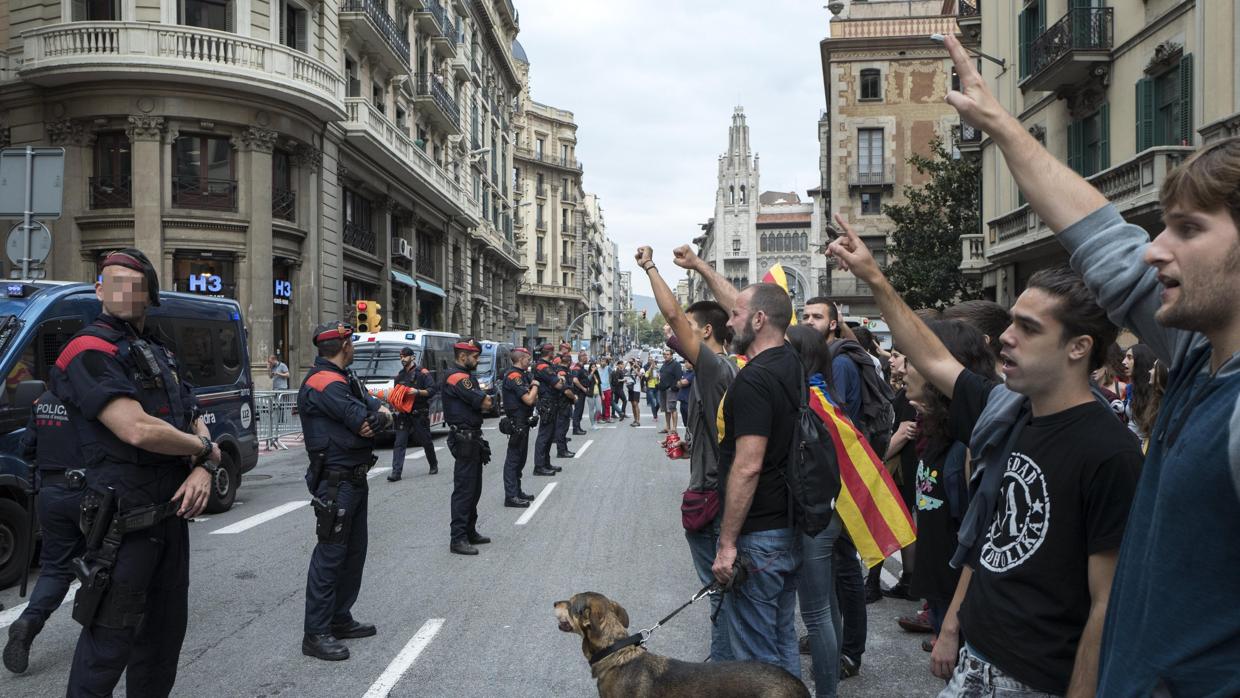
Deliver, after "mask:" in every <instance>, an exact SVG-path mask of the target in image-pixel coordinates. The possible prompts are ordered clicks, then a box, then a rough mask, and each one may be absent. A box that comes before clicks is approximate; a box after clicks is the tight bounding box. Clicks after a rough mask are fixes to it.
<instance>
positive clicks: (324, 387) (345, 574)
mask: <svg viewBox="0 0 1240 698" xmlns="http://www.w3.org/2000/svg"><path fill="white" fill-rule="evenodd" d="M313 341H314V345H315V347H317V348H318V356H317V357H316V358H315V359H314V365H313V366H312V367H311V368H310V372H309V373H307V374H306V378H305V380H303V381H302V384H301V389H300V390H299V391H298V393H297V411H298V414H299V415H300V416H301V428H302V432H303V433H304V434H305V441H306V451H307V452H309V454H310V467H309V468H308V469H307V471H306V485H307V486H308V487H309V488H310V494H311V495H312V496H313V499H312V500H311V505H312V506H313V508H314V518H315V527H314V530H315V534H316V535H317V537H318V544H317V545H315V546H314V553H313V555H312V556H311V557H310V570H309V572H307V574H306V621H305V637H304V638H302V641H301V653H302V654H304V655H306V656H308V657H316V658H318V659H326V660H328V661H337V660H342V659H348V658H349V648H347V647H345V646H344V644H343V643H342V642H340V640H342V639H350V638H357V637H370V636H371V635H374V634H375V632H376V630H375V626H373V625H370V624H369V623H359V622H358V621H356V620H354V618H353V614H352V613H350V610H351V609H352V608H353V603H354V602H355V601H357V594H358V592H359V591H360V590H361V587H362V568H363V567H364V566H365V564H366V542H367V528H366V526H367V517H366V505H367V499H368V491H369V488H368V486H367V484H366V473H367V472H368V471H369V470H370V468H371V466H373V465H374V464H375V454H374V447H375V442H374V436H375V434H377V433H379V432H381V431H383V430H384V429H385V428H386V427H387V424H388V421H389V420H390V419H391V417H392V415H391V412H390V411H389V410H388V408H387V406H386V405H383V404H382V403H381V402H379V400H377V399H375V398H374V397H373V396H371V395H370V394H369V393H367V392H366V390H365V388H363V387H362V383H361V381H360V380H358V378H357V377H356V376H355V375H353V373H352V372H351V371H349V370H348V366H349V364H351V363H353V328H352V327H350V326H349V325H346V324H344V323H342V322H339V321H332V322H326V323H323V324H321V325H319V326H318V327H316V328H315V330H314V339H313Z"/></svg>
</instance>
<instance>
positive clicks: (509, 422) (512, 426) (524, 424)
mask: <svg viewBox="0 0 1240 698" xmlns="http://www.w3.org/2000/svg"><path fill="white" fill-rule="evenodd" d="M536 426H538V415H537V414H529V415H524V414H519V413H513V414H509V415H505V416H503V417H500V419H499V433H501V434H504V435H505V436H512V435H513V434H520V433H522V432H527V431H529V430H530V429H533V428H534V427H536Z"/></svg>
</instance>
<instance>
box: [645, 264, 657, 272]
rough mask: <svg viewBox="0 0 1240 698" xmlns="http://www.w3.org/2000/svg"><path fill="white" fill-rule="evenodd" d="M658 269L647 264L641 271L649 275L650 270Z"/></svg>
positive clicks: (654, 265)
mask: <svg viewBox="0 0 1240 698" xmlns="http://www.w3.org/2000/svg"><path fill="white" fill-rule="evenodd" d="M658 268H659V267H658V265H656V264H647V265H646V266H644V267H642V271H644V272H646V273H647V274H649V273H650V270H651V269H658Z"/></svg>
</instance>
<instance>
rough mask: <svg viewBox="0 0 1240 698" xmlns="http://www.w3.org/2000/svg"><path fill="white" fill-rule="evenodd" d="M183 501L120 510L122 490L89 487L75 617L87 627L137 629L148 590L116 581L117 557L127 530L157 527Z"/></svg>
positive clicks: (84, 504)
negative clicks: (118, 493) (122, 585)
mask: <svg viewBox="0 0 1240 698" xmlns="http://www.w3.org/2000/svg"><path fill="white" fill-rule="evenodd" d="M180 506H181V502H180V501H168V502H164V503H162V504H150V505H147V506H142V507H137V508H134V509H129V510H127V511H123V512H122V511H118V509H117V503H116V490H114V489H112V488H111V487H109V488H108V489H107V490H106V491H105V492H102V493H100V492H97V491H95V490H89V491H88V492H87V493H86V495H85V496H83V497H82V505H81V518H80V519H79V521H78V525H79V527H80V528H81V530H82V533H83V534H84V535H85V536H86V552H85V553H83V555H82V556H81V557H78V558H74V559H73V561H72V562H71V563H70V566H71V568H72V569H73V574H74V576H76V577H77V578H78V581H79V582H81V583H82V586H81V588H80V589H78V592H77V595H76V596H75V597H74V598H73V619H74V620H76V621H77V622H79V623H81V624H82V625H83V626H85V627H88V628H89V627H91V626H92V625H99V626H102V627H105V628H114V629H125V628H136V627H138V625H140V624H141V623H142V618H143V613H144V612H145V608H146V592H145V591H144V590H134V589H129V588H124V589H121V588H118V589H115V590H113V591H112V593H108V590H109V587H111V585H112V577H113V572H114V570H115V568H116V557H117V554H118V553H119V552H120V548H121V543H122V541H123V540H124V538H125V536H126V535H127V534H130V533H133V532H135V531H141V530H144V529H147V528H151V527H152V526H154V525H155V524H157V523H159V522H160V521H163V520H164V519H166V518H168V517H171V516H175V515H176V513H177V510H178V509H179V508H180Z"/></svg>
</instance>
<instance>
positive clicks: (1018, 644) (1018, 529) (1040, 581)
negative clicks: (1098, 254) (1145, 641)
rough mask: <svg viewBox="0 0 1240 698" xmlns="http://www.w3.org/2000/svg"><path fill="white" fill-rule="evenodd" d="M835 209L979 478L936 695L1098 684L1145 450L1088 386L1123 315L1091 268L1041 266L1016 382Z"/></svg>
mask: <svg viewBox="0 0 1240 698" xmlns="http://www.w3.org/2000/svg"><path fill="white" fill-rule="evenodd" d="M836 221H837V222H838V223H839V224H840V226H841V227H842V228H843V230H844V231H845V236H844V237H842V238H840V239H839V240H837V241H836V242H833V243H832V244H831V246H830V248H829V251H830V253H831V254H832V255H834V256H835V257H836V258H837V259H839V260H840V262H841V264H842V265H843V266H844V267H845V268H847V269H850V270H851V271H852V272H853V273H854V274H855V275H856V276H857V277H858V278H859V279H861V280H862V281H865V282H867V283H869V284H870V287H871V288H872V289H873V291H874V298H875V300H876V301H877V302H878V305H879V308H880V309H881V311H882V314H883V317H884V318H885V319H886V320H887V324H888V325H889V326H890V328H891V332H892V337H893V339H894V341H895V342H896V343H897V344H898V345H899V346H900V347H901V348H903V349H904V351H905V355H906V356H907V358H908V361H909V362H910V363H911V364H913V365H914V366H916V367H917V370H918V372H919V373H920V374H921V375H922V376H923V377H924V378H926V379H927V380H928V381H929V382H930V383H932V384H933V385H934V386H935V387H937V388H938V389H939V390H941V391H943V393H944V394H946V395H948V396H950V398H951V412H950V415H949V418H948V419H949V424H948V427H949V431H950V432H951V435H952V436H953V437H954V438H955V439H957V440H959V441H962V442H964V443H967V444H969V446H970V450H971V452H972V457H973V469H974V473H975V475H974V478H973V485H974V491H973V496H972V499H971V501H970V504H969V511H968V512H967V513H966V515H965V519H964V521H963V522H962V524H961V529H960V534H959V540H960V543H961V545H960V547H959V548H958V549H957V554H956V558H955V559H954V560H953V564H958V563H959V562H961V561H963V562H964V564H965V567H964V568H963V570H962V573H961V577H960V582H959V584H958V585H957V589H956V594H955V597H954V598H953V600H952V603H951V606H950V607H949V609H948V611H947V616H946V618H945V619H944V622H943V628H942V631H941V632H940V634H939V639H938V642H937V643H936V645H935V649H934V652H933V653H932V659H931V663H932V667H933V669H934V673H935V674H936V675H938V676H940V677H942V678H950V683H949V684H948V686H947V688H946V689H944V691H943V693H941V694H940V698H944V697H947V698H952V697H954V696H963V695H969V696H992V695H995V693H996V691H997V690H1002V691H1005V692H1004V693H1003V695H1004V696H1023V695H1035V694H1036V695H1043V694H1056V695H1058V694H1065V693H1071V694H1072V695H1093V693H1094V690H1095V687H1096V685H1097V681H1098V651H1099V647H1100V642H1101V637H1102V626H1103V619H1104V618H1105V615H1106V606H1107V599H1108V594H1109V592H1110V589H1111V580H1112V576H1113V575H1114V571H1115V564H1116V559H1117V557H1118V552H1119V545H1120V541H1121V539H1122V537H1123V532H1124V525H1125V524H1126V522H1127V517H1128V510H1129V508H1130V506H1131V504H1132V497H1133V493H1134V491H1135V489H1136V481H1137V474H1138V470H1139V468H1140V465H1141V451H1140V447H1139V446H1138V444H1137V443H1136V442H1135V440H1133V439H1132V438H1131V436H1130V435H1129V434H1128V432H1127V430H1126V429H1125V428H1124V426H1123V425H1122V424H1120V423H1119V422H1118V421H1116V419H1115V417H1114V416H1113V415H1112V414H1111V412H1110V409H1109V408H1108V407H1107V406H1106V405H1103V404H1101V403H1100V402H1097V401H1096V400H1095V399H1094V397H1093V395H1092V393H1091V392H1090V387H1089V374H1090V371H1091V370H1092V369H1094V368H1096V367H1097V366H1098V365H1100V364H1101V362H1102V361H1103V360H1104V359H1105V356H1106V348H1107V347H1108V346H1109V345H1110V344H1111V342H1113V341H1115V336H1116V334H1117V330H1116V328H1115V327H1114V326H1113V325H1112V324H1111V323H1110V322H1109V321H1108V320H1107V316H1106V313H1105V312H1104V311H1103V310H1102V309H1101V308H1100V307H1099V306H1098V304H1097V301H1096V300H1095V298H1094V296H1093V294H1092V293H1090V291H1089V290H1088V289H1087V288H1086V287H1085V285H1084V282H1083V281H1082V280H1081V278H1080V276H1079V275H1077V274H1075V273H1074V272H1072V271H1071V270H1069V269H1067V268H1060V269H1049V270H1045V271H1041V272H1038V273H1037V274H1035V275H1034V276H1033V277H1031V278H1030V279H1029V282H1028V284H1027V289H1026V291H1025V292H1024V293H1022V294H1021V295H1020V297H1019V298H1018V299H1017V301H1016V304H1015V305H1014V306H1013V308H1012V319H1013V322H1012V325H1011V327H1009V328H1008V329H1007V331H1005V332H1004V333H1003V335H1002V336H1001V337H1000V342H1001V344H1002V346H1003V351H1002V353H1001V354H1000V357H999V358H1000V359H1001V361H1002V372H1003V374H1004V376H1005V377H1006V378H1007V384H1006V385H1002V384H999V383H997V381H992V380H987V379H985V378H982V377H981V376H979V375H977V374H975V373H972V372H970V371H968V370H966V369H965V368H964V367H963V366H961V364H960V363H959V362H958V361H956V360H955V359H954V358H953V357H952V355H951V354H950V352H948V350H947V348H946V347H945V346H944V345H943V343H942V342H941V341H939V339H938V338H937V337H936V336H935V334H934V333H933V332H932V331H931V330H930V329H929V328H928V327H926V325H925V324H924V323H923V322H922V321H921V320H920V319H918V318H917V316H916V315H914V314H913V312H912V310H910V309H909V307H908V306H907V305H906V304H905V303H904V302H903V301H902V300H901V299H900V297H899V296H898V295H897V294H896V292H895V290H894V289H893V288H892V286H891V284H890V283H889V282H888V281H887V279H886V278H884V277H883V275H882V273H881V272H880V271H879V269H878V265H877V264H876V263H875V262H874V258H873V256H872V255H871V254H870V252H869V251H868V249H867V248H866V247H865V244H864V243H862V242H861V240H860V238H858V237H857V236H856V234H855V233H854V232H853V231H852V230H851V229H849V228H848V225H847V224H846V223H845V222H844V221H843V220H842V219H841V218H840V217H839V216H838V215H837V216H836ZM961 636H963V639H964V646H963V648H961V649H960V651H959V654H958V655H957V654H956V648H957V647H958V646H959V644H960V641H961ZM957 660H958V661H959V663H958V664H957ZM953 666H954V667H955V668H954V671H953ZM979 686H986V687H987V688H986V689H984V690H982V691H981V692H978V687H979Z"/></svg>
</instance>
